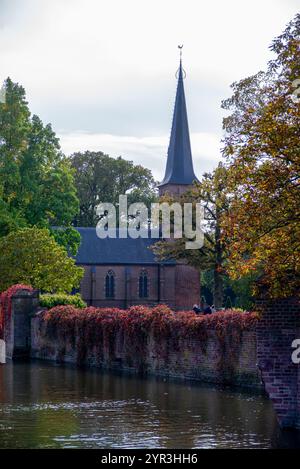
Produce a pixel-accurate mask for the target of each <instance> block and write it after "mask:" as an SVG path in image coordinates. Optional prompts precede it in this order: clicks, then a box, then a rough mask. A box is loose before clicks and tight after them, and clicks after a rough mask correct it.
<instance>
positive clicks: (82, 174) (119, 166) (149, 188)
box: [71, 151, 157, 226]
mask: <svg viewBox="0 0 300 469" xmlns="http://www.w3.org/2000/svg"><path fill="white" fill-rule="evenodd" d="M71 164H72V168H73V169H74V170H75V185H76V188H77V194H78V197H79V204H80V210H79V215H78V216H76V217H75V225H76V226H95V225H96V224H97V221H98V219H97V215H96V211H95V209H96V206H97V205H98V204H99V203H100V202H110V203H113V204H115V205H117V204H118V201H119V195H123V194H126V195H127V196H128V203H129V204H131V203H133V202H143V203H145V204H146V205H147V206H148V207H150V204H151V202H153V201H154V200H155V199H156V197H157V194H156V183H155V181H154V179H153V176H152V174H151V171H150V170H149V169H146V168H143V167H142V166H140V165H134V164H133V162H132V161H127V160H124V159H123V158H122V157H119V158H111V157H110V156H108V155H105V154H104V153H102V152H89V151H87V152H85V153H74V154H73V155H72V156H71Z"/></svg>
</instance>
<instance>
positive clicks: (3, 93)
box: [0, 85, 6, 104]
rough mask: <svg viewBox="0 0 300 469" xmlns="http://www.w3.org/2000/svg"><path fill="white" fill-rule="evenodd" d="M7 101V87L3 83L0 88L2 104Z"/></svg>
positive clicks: (0, 102) (0, 101)
mask: <svg viewBox="0 0 300 469" xmlns="http://www.w3.org/2000/svg"><path fill="white" fill-rule="evenodd" d="M5 102H6V88H5V85H3V86H2V87H1V88H0V104H5Z"/></svg>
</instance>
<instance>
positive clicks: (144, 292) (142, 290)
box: [139, 270, 148, 298]
mask: <svg viewBox="0 0 300 469" xmlns="http://www.w3.org/2000/svg"><path fill="white" fill-rule="evenodd" d="M139 297H140V298H148V274H147V272H146V271H145V270H143V271H142V272H141V273H140V278H139Z"/></svg>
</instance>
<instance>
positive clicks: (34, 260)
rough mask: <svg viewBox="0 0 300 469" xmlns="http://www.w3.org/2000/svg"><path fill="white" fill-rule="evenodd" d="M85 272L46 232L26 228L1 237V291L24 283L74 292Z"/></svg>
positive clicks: (49, 289)
mask: <svg viewBox="0 0 300 469" xmlns="http://www.w3.org/2000/svg"><path fill="white" fill-rule="evenodd" d="M83 272H84V271H83V269H82V268H81V267H76V266H75V261H74V259H72V258H71V257H69V256H68V253H67V251H66V250H65V249H64V248H63V247H62V246H60V245H58V244H57V243H56V242H55V240H54V239H53V237H52V236H50V233H49V231H48V230H46V229H38V228H24V229H21V230H18V231H16V232H14V231H13V232H11V233H9V234H8V235H7V236H4V237H2V238H0V291H4V290H6V289H7V288H9V287H10V286H11V285H14V284H18V283H22V284H27V285H32V286H33V287H34V288H38V289H40V290H43V291H46V292H71V290H72V289H73V288H77V287H78V286H79V282H80V280H81V278H82V276H83Z"/></svg>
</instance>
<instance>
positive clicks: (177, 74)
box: [175, 44, 186, 78]
mask: <svg viewBox="0 0 300 469" xmlns="http://www.w3.org/2000/svg"><path fill="white" fill-rule="evenodd" d="M178 49H179V50H180V67H179V69H178V70H177V72H176V75H175V76H176V78H178V77H179V72H180V69H181V70H182V77H183V78H185V77H186V72H185V70H184V68H183V67H182V64H181V60H182V49H183V44H181V45H180V44H179V46H178Z"/></svg>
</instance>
